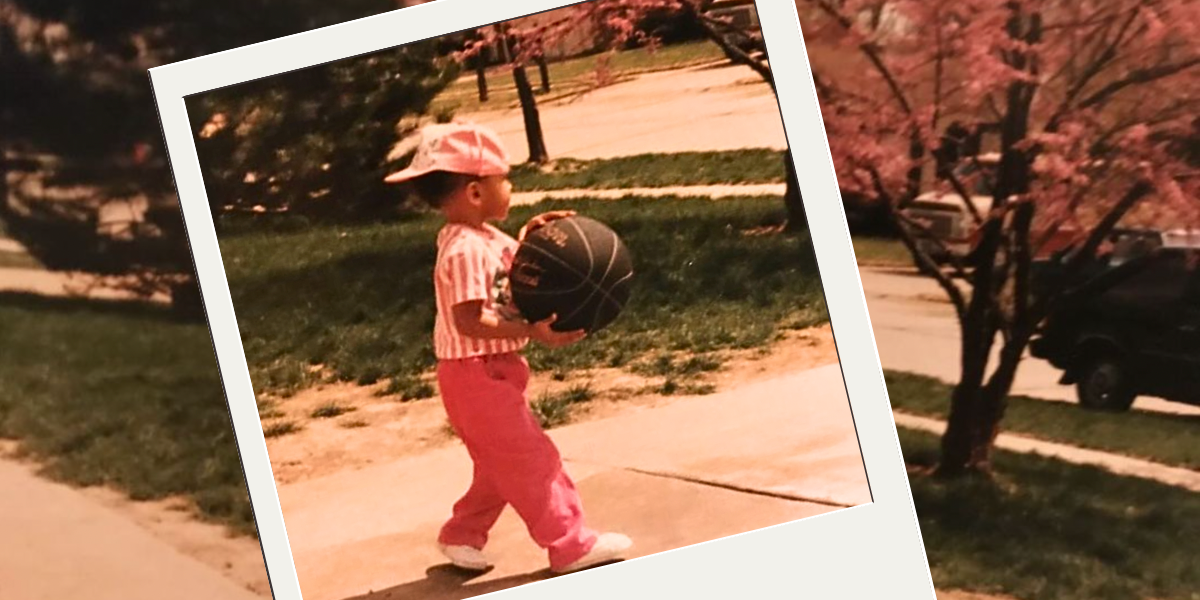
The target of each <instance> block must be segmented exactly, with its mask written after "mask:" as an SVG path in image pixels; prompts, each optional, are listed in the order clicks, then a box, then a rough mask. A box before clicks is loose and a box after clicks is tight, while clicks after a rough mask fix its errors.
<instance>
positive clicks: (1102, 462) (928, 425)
mask: <svg viewBox="0 0 1200 600" xmlns="http://www.w3.org/2000/svg"><path fill="white" fill-rule="evenodd" d="M893 416H894V417H895V419H896V425H897V426H899V427H908V428H910V429H918V430H921V431H928V432H929V433H936V434H938V435H941V434H942V433H944V432H945V431H946V422H945V421H943V420H941V419H931V418H929V417H922V416H918V415H912V414H907V413H903V412H898V411H897V412H894V413H893ZM996 447H997V448H1000V449H1002V450H1009V451H1012V452H1021V453H1024V454H1038V455H1041V456H1047V457H1050V458H1056V459H1058V460H1061V461H1064V462H1069V463H1074V464H1077V465H1090V466H1094V467H1101V468H1103V469H1106V470H1108V471H1110V472H1112V473H1115V474H1117V475H1125V476H1128V477H1140V478H1142V479H1151V480H1154V481H1157V482H1159V483H1165V484H1167V485H1173V486H1176V487H1181V488H1184V489H1186V490H1191V491H1193V492H1200V472H1197V471H1193V470H1191V469H1187V468H1183V467H1172V466H1170V465H1164V464H1162V463H1156V462H1153V461H1149V460H1143V459H1140V458H1133V457H1130V456H1125V455H1123V454H1114V453H1112V452H1103V451H1100V450H1089V449H1087V448H1080V447H1078V446H1070V445H1067V444H1060V443H1057V442H1047V441H1045V440H1039V439H1034V438H1031V437H1028V436H1024V435H1019V434H1013V433H1001V434H1000V435H999V436H997V437H996Z"/></svg>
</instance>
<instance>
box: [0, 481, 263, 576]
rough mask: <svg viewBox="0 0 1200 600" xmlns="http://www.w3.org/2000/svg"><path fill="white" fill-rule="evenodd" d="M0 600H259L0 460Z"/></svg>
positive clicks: (111, 515) (113, 516)
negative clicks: (67, 599) (3, 599)
mask: <svg viewBox="0 0 1200 600" xmlns="http://www.w3.org/2000/svg"><path fill="white" fill-rule="evenodd" d="M0 540H2V542H0V598H6V599H8V598H12V599H13V600H18V599H19V600H62V599H64V598H70V599H74V598H87V599H88V600H162V599H163V598H171V599H172V600H262V599H261V598H260V597H259V596H257V595H255V594H253V593H251V592H249V591H247V590H245V589H243V588H241V587H239V586H237V585H236V584H234V583H233V582H231V581H230V580H228V579H226V578H225V577H224V576H222V575H221V574H220V573H217V572H216V571H214V570H212V569H211V568H209V567H208V566H206V565H204V564H202V563H200V562H199V561H197V560H195V559H192V558H190V557H187V556H184V555H183V554H181V553H179V552H178V551H177V550H175V549H174V548H173V547H172V546H170V545H169V544H167V543H166V542H164V541H162V540H160V539H158V538H155V537H154V536H152V535H151V534H150V533H148V532H147V531H146V530H144V529H142V528H141V527H138V526H137V525H135V524H133V523H132V522H130V521H129V520H128V519H127V518H126V517H124V516H122V515H120V514H117V513H116V512H114V511H112V510H110V509H108V508H106V507H104V506H101V505H100V504H98V503H96V502H94V501H92V500H90V499H88V498H87V497H85V496H83V495H81V494H78V493H76V492H75V490H73V489H71V488H69V487H67V486H65V485H61V484H58V483H53V482H50V481H47V480H45V479H42V478H40V477H38V476H36V475H35V474H34V473H33V472H32V471H30V470H29V468H27V467H26V466H24V465H21V464H17V463H13V462H10V461H6V460H0Z"/></svg>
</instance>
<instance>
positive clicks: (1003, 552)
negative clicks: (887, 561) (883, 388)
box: [899, 428, 1200, 600]
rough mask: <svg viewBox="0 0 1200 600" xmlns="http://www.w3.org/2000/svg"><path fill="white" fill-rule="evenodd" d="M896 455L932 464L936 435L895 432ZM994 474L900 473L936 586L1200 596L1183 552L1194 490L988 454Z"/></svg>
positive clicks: (1024, 595) (1192, 518) (1063, 594)
mask: <svg viewBox="0 0 1200 600" xmlns="http://www.w3.org/2000/svg"><path fill="white" fill-rule="evenodd" d="M899 433H900V444H901V446H902V447H903V449H904V456H905V460H906V461H907V462H909V463H910V464H913V465H917V466H930V465H933V464H934V463H935V462H936V459H937V444H938V440H937V437H936V436H934V435H931V434H928V433H924V432H916V431H912V430H908V429H903V428H901V429H900V431H899ZM994 465H995V468H996V469H997V472H998V474H999V475H998V481H997V483H996V484H992V483H989V482H986V481H981V480H978V479H974V480H972V479H968V480H959V481H944V480H938V479H934V478H930V477H927V476H924V475H913V476H910V478H909V481H910V485H911V489H912V496H913V502H914V503H915V505H916V510H917V517H918V520H919V521H920V525H921V535H922V538H923V541H924V544H925V551H926V554H927V556H928V558H929V565H930V570H931V572H932V575H933V581H934V585H935V586H936V587H937V588H938V589H943V588H945V589H963V590H968V591H975V592H982V593H1000V594H1008V595H1011V596H1013V597H1015V598H1018V599H1020V600H1130V599H1142V600H1148V599H1151V598H1154V599H1158V600H1174V599H1178V600H1184V599H1195V598H1197V597H1200V594H1198V593H1197V590H1200V569H1197V568H1196V563H1195V556H1194V553H1193V552H1192V551H1190V550H1188V548H1189V547H1192V546H1193V545H1194V543H1195V540H1196V539H1200V494H1196V493H1194V492H1190V491H1187V490H1184V489H1180V488H1176V487H1172V486H1168V485H1163V484H1160V483H1157V482H1153V481H1148V480H1144V479H1139V478H1135V477H1121V476H1117V475H1113V474H1111V473H1109V472H1108V471H1105V470H1103V469H1099V468H1095V467H1088V466H1078V465H1072V464H1069V463H1064V462H1060V461H1056V460H1053V459H1049V458H1044V457H1039V456H1035V455H1021V454H1014V453H1010V452H1003V451H1001V452H997V453H996V455H995V461H994Z"/></svg>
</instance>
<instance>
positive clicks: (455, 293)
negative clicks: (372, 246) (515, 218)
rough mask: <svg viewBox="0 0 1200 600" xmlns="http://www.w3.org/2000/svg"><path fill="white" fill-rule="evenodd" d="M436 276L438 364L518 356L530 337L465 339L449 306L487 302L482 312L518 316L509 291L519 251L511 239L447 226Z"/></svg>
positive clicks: (439, 243)
mask: <svg viewBox="0 0 1200 600" xmlns="http://www.w3.org/2000/svg"><path fill="white" fill-rule="evenodd" d="M437 246H438V257H437V264H436V266H435V267H434V272H433V286H434V292H435V294H436V295H437V318H436V319H435V321H434V325H433V350H434V353H435V354H436V355H437V357H438V359H440V360H451V359H458V358H470V357H473V356H483V355H488V354H504V353H507V352H517V351H519V350H521V349H522V348H524V347H525V345H526V344H528V343H529V340H528V339H524V338H522V339H509V340H506V339H483V338H475V337H470V336H466V335H463V334H462V333H460V332H459V331H458V328H457V327H455V325H454V318H453V316H452V315H453V313H452V312H451V307H453V306H455V305H457V304H462V303H464V302H470V301H472V300H483V311H484V314H493V315H497V316H500V317H501V318H505V317H508V318H514V319H515V318H519V317H516V316H515V315H516V309H515V308H514V307H512V302H511V295H510V293H509V289H508V270H509V268H510V267H511V266H512V260H513V255H514V254H515V253H516V251H517V241H516V240H514V239H513V238H512V237H511V236H509V235H508V234H506V233H504V232H503V231H500V230H499V229H496V228H495V227H493V226H491V225H488V224H484V225H483V227H482V228H475V227H471V226H469V225H462V224H458V223H447V224H446V225H445V226H444V227H442V230H441V231H440V232H438V238H437Z"/></svg>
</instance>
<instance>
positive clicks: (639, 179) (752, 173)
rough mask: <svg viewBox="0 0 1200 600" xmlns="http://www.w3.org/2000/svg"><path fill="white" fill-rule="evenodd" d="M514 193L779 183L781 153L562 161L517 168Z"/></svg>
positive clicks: (760, 151)
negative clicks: (544, 165)
mask: <svg viewBox="0 0 1200 600" xmlns="http://www.w3.org/2000/svg"><path fill="white" fill-rule="evenodd" d="M509 177H510V179H511V180H512V182H513V190H514V191H518V192H525V191H542V190H560V189H572V188H586V189H597V190H600V189H621V188H634V187H667V186H681V185H716V184H752V183H783V181H784V177H785V173H784V164H783V151H781V150H772V149H769V148H750V149H745V150H727V151H714V152H679V153H672V154H639V155H635V156H622V157H618V158H604V159H595V160H576V159H571V158H563V159H559V160H556V161H554V162H553V167H552V168H551V169H550V170H546V169H543V168H539V167H538V166H536V165H528V164H524V165H519V166H517V167H515V168H514V169H513V171H512V173H511V174H510V175H509Z"/></svg>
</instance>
